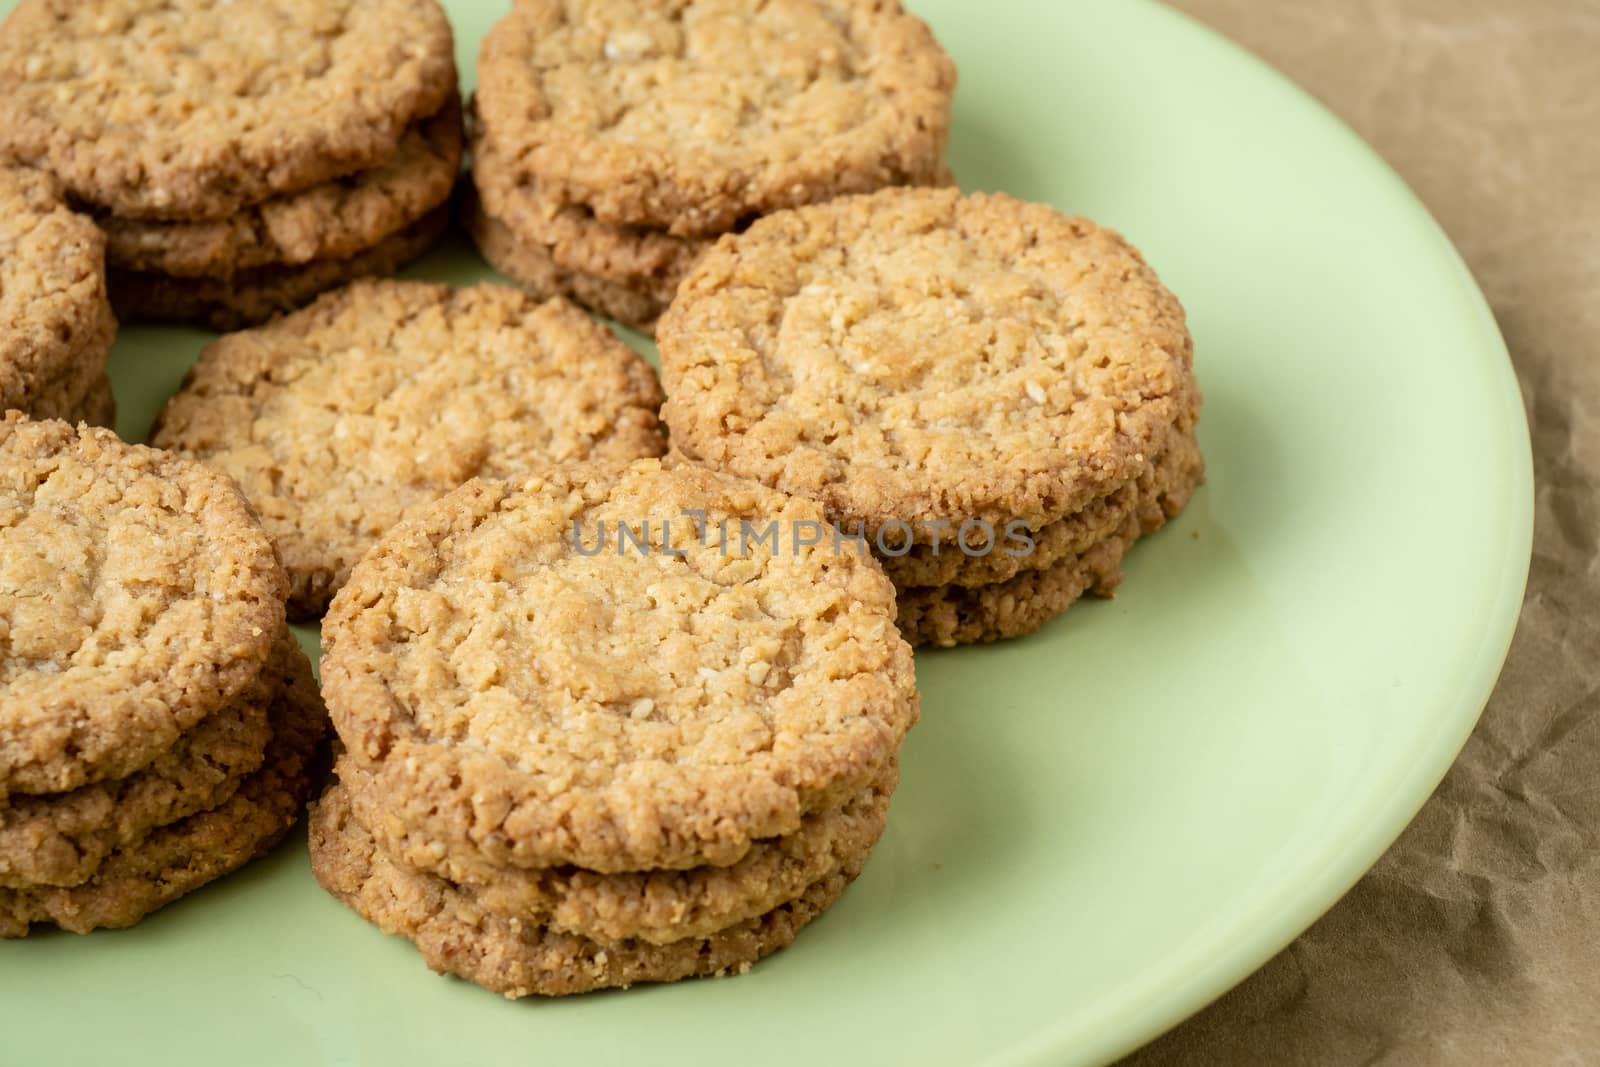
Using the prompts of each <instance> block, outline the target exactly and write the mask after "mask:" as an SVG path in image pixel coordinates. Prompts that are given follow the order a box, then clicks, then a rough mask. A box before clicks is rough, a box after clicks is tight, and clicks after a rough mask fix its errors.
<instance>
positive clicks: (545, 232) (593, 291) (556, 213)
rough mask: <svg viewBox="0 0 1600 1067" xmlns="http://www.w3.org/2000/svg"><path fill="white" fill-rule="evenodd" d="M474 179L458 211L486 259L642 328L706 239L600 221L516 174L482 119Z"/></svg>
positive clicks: (523, 280)
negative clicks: (473, 191) (485, 131)
mask: <svg viewBox="0 0 1600 1067" xmlns="http://www.w3.org/2000/svg"><path fill="white" fill-rule="evenodd" d="M472 181H473V185H474V186H475V187H476V190H477V197H476V199H475V200H474V199H470V198H468V199H466V200H465V202H464V204H463V208H462V215H463V217H464V218H465V219H466V226H467V230H468V232H469V233H471V234H472V236H473V239H474V241H476V242H477V245H478V248H479V250H480V251H482V252H483V255H484V258H485V259H487V260H488V261H489V263H490V265H491V266H493V267H494V268H495V269H496V270H498V271H500V273H502V274H504V275H506V276H507V277H509V278H512V279H513V280H515V281H517V282H518V283H519V284H521V285H525V286H527V287H528V288H529V290H530V291H532V292H534V293H537V294H539V295H546V296H556V295H563V296H570V297H572V298H573V299H576V300H579V301H580V302H582V303H584V304H586V305H588V306H589V307H592V308H594V309H595V310H596V311H598V312H600V313H601V314H603V315H607V316H609V317H611V318H614V319H617V320H618V321H619V322H624V323H627V324H628V325H629V326H632V327H634V328H635V329H639V330H643V331H646V332H648V330H649V328H650V327H651V326H652V325H653V324H654V322H655V320H656V319H657V318H659V317H660V315H661V312H663V311H665V310H666V307H667V305H668V304H670V303H672V297H673V294H674V293H676V292H677V290H678V283H679V282H680V281H682V280H683V277H684V275H685V274H687V273H688V271H689V268H690V267H691V266H693V264H694V261H695V259H696V258H698V257H699V255H700V253H701V252H703V251H705V249H706V248H707V247H708V246H709V245H710V243H711V242H710V240H708V239H705V238H683V237H674V236H672V235H671V234H669V233H667V232H666V231H664V230H660V229H651V228H648V227H642V226H619V225H611V224H607V223H603V222H600V221H598V220H596V219H595V217H594V215H593V214H592V213H591V212H590V211H588V210H587V209H586V208H583V207H579V206H576V205H572V204H564V203H562V202H561V201H559V200H557V199H555V198H553V197H550V196H547V195H545V194H544V192H543V191H542V189H541V187H540V186H539V185H538V184H537V183H536V182H532V181H528V180H526V179H519V178H517V177H516V174H515V168H514V167H513V165H512V162H511V161H510V160H508V159H505V158H504V157H502V156H501V155H500V154H499V153H498V152H497V151H496V150H495V147H494V146H493V144H491V143H490V142H489V141H488V140H487V138H485V137H483V136H482V126H481V124H480V125H478V126H476V127H475V128H474V136H473V144H472Z"/></svg>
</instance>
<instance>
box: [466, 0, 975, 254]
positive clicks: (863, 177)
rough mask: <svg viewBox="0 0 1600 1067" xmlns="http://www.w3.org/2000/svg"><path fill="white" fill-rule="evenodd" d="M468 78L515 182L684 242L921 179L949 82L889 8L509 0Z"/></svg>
mask: <svg viewBox="0 0 1600 1067" xmlns="http://www.w3.org/2000/svg"><path fill="white" fill-rule="evenodd" d="M478 78H479V87H478V109H479V113H480V115H481V116H482V118H483V121H484V123H485V126H486V128H487V131H488V136H489V138H490V139H491V140H492V141H493V143H494V144H495V146H496V148H497V150H498V151H501V152H503V153H504V154H505V155H506V157H507V158H508V159H509V160H510V161H511V162H512V165H513V166H514V168H515V172H516V173H515V177H516V178H518V179H519V180H520V179H523V178H527V179H531V180H535V181H537V182H538V183H539V185H540V186H541V188H542V189H544V190H545V192H546V193H547V195H549V196H550V197H552V198H553V199H554V200H555V201H557V202H560V203H572V204H582V205H584V206H586V207H587V208H589V209H590V210H592V211H593V212H594V215H595V217H596V218H598V219H599V220H600V221H602V222H605V223H610V224H620V225H644V226H651V227H656V228H659V229H665V230H668V231H670V232H671V233H672V234H674V235H676V236H680V237H695V236H706V235H714V234H719V233H724V232H726V231H728V230H731V229H733V228H734V226H735V224H737V223H738V222H740V221H741V220H743V219H746V218H748V217H750V216H752V215H757V214H761V213H763V212H767V211H773V210H776V209H778V208H784V207H793V206H796V205H798V204H806V203H812V202H814V201H818V200H825V199H827V198H829V197H832V196H837V195H839V194H841V193H857V192H867V191H870V190H873V189H879V188H882V187H884V186H888V185H898V184H902V183H907V182H911V183H915V182H919V181H926V180H928V179H929V177H930V176H931V175H933V174H935V173H937V172H938V171H939V170H940V169H941V168H942V167H943V165H944V151H945V144H946V141H947V139H948V134H949V128H950V100H951V94H952V93H953V91H954V89H955V81H956V73H955V66H954V64H953V63H951V61H950V58H949V57H948V56H947V55H945V53H944V50H943V49H942V48H940V47H939V43H938V41H936V40H935V39H934V37H933V34H932V33H931V32H930V31H929V29H928V27H927V26H926V25H925V24H924V23H923V22H922V21H921V20H919V19H917V18H915V17H913V16H911V15H909V14H907V13H906V12H905V10H904V9H903V8H902V7H901V6H900V4H899V3H898V2H896V0H687V2H684V3H676V4H659V3H652V2H649V0H517V2H516V3H515V5H514V6H513V8H512V11H511V13H510V14H509V15H507V16H506V17H505V18H503V19H501V20H500V21H499V22H498V23H496V24H495V25H494V27H493V28H492V29H491V30H490V31H489V33H488V35H487V36H486V37H485V38H484V40H483V43H482V46H481V49H480V52H479V60H478ZM490 210H491V212H494V210H495V209H494V206H493V205H492V204H491V205H490Z"/></svg>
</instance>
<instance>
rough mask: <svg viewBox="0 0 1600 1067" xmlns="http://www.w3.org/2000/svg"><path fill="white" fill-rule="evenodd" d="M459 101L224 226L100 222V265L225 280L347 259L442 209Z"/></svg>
mask: <svg viewBox="0 0 1600 1067" xmlns="http://www.w3.org/2000/svg"><path fill="white" fill-rule="evenodd" d="M462 140H463V138H462V131H461V101H460V99H459V97H454V96H453V97H451V99H450V101H449V102H448V103H447V104H446V105H445V107H444V108H443V109H442V110H440V111H439V113H438V114H436V115H432V116H430V117H428V118H426V119H424V120H423V121H422V122H420V123H418V124H416V125H415V126H412V127H411V128H410V129H409V130H407V131H406V133H405V136H403V137H402V138H401V140H400V146H399V148H398V149H397V150H396V152H395V154H394V156H393V157H392V158H390V159H388V160H385V161H384V162H383V163H382V164H381V165H380V166H377V167H373V168H372V169H370V170H361V171H356V172H355V173H353V174H348V175H345V176H344V177H342V178H337V179H335V180H334V181H331V182H324V183H323V184H321V185H315V186H312V187H311V188H310V189H307V190H305V191H303V192H298V193H290V194H287V195H285V196H278V197H273V198H272V199H270V200H264V201H262V202H261V203H259V204H252V205H249V206H247V207H245V208H243V209H241V210H240V211H239V212H238V213H237V214H234V215H231V216H229V217H227V218H224V219H203V220H198V221H182V220H179V221H165V220H159V219H154V220H152V219H125V218H118V217H116V216H111V215H108V216H104V217H102V218H101V219H100V220H99V222H100V227H101V229H103V230H104V231H105V233H106V260H107V262H109V263H110V264H111V266H113V267H115V268H117V269H120V270H125V271H143V272H147V273H153V274H165V275H170V276H173V277H179V278H215V277H219V276H221V277H228V276H231V275H233V274H234V273H236V272H238V271H241V270H250V269H253V268H256V267H267V266H278V267H293V266H299V265H301V264H305V263H310V262H313V261H316V260H324V259H347V258H349V257H351V256H355V255H358V254H360V253H361V252H363V251H365V250H366V249H368V248H371V247H372V246H373V245H375V244H377V243H378V242H379V241H382V240H383V239H384V238H385V237H387V236H389V235H390V234H393V233H397V232H399V231H401V230H404V229H405V228H406V227H408V226H410V225H412V224H413V223H415V222H416V221H417V220H419V219H421V218H422V217H423V216H424V215H426V214H428V212H430V211H432V210H433V209H434V208H436V207H438V206H439V205H440V204H443V203H444V202H445V201H446V200H447V199H449V197H450V191H451V189H452V188H453V187H454V186H455V181H456V175H457V174H458V173H459V171H460V169H461V155H462Z"/></svg>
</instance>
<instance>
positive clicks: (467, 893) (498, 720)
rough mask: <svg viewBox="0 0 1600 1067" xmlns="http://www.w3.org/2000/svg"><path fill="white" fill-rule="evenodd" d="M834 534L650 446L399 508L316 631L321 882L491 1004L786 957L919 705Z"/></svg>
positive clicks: (873, 805) (864, 830)
mask: <svg viewBox="0 0 1600 1067" xmlns="http://www.w3.org/2000/svg"><path fill="white" fill-rule="evenodd" d="M757 528H759V529H760V530H762V531H763V532H765V531H766V530H768V529H769V528H771V529H774V530H776V531H778V533H777V536H778V537H779V538H780V540H781V543H782V551H778V552H774V551H773V550H772V549H771V547H770V544H768V543H763V544H762V545H761V546H760V547H757V546H755V545H754V544H753V542H752V541H751V538H750V531H751V530H753V529H757ZM832 535H833V530H832V528H831V527H829V526H827V524H826V523H825V522H824V521H823V517H822V512H821V509H820V508H818V507H817V506H816V505H815V504H813V503H811V502H810V501H805V500H800V499H798V498H794V497H789V496H786V495H784V494H782V493H777V492H774V491H772V490H770V489H766V488H764V487H761V486H758V485H755V484H753V483H749V482H743V481H739V480H736V479H732V478H728V477H726V476H724V475H720V474H717V473H715V472H712V471H706V470H702V469H697V468H693V467H682V468H678V469H663V468H662V466H661V464H660V462H659V461H655V460H645V461H640V462H638V463H635V464H632V465H630V466H628V467H620V468H619V467H616V466H573V467H562V468H557V469H552V470H549V471H546V472H544V473H541V474H534V475H529V476H525V477H522V478H519V479H517V480H515V481H511V482H473V483H470V484H469V485H466V486H464V487H462V488H461V489H459V490H457V491H456V492H454V493H452V494H451V495H449V496H447V497H445V498H444V499H442V500H440V501H439V502H437V503H436V504H434V505H431V506H429V507H426V508H424V509H422V510H421V511H419V512H418V513H417V514H416V515H415V516H414V517H412V518H410V519H408V520H407V521H405V522H402V523H401V524H400V525H399V526H397V527H396V528H395V529H394V530H393V531H391V532H390V533H389V535H388V536H386V537H385V538H384V539H383V540H382V541H381V542H379V544H378V546H377V547H376V548H374V549H373V551H372V552H371V553H369V554H368V555H367V556H366V558H365V559H363V560H362V561H361V563H360V564H358V565H357V566H356V568H355V573H354V574H353V575H352V577H351V579H350V582H349V584H347V585H346V586H345V587H344V589H343V590H342V591H341V592H340V593H339V595H338V596H337V597H335V598H334V602H333V607H332V610H331V611H330V613H329V615H328V618H327V620H326V622H325V624H324V630H323V632H324V639H325V641H327V642H328V645H329V647H328V651H327V656H326V658H325V659H324V660H323V683H324V687H325V693H326V696H327V699H328V707H329V711H330V713H331V715H332V717H333V720H334V725H335V728H336V729H337V730H338V732H339V735H340V737H341V739H342V740H343V742H344V745H345V749H346V752H345V755H344V756H343V757H342V758H341V760H340V765H339V767H338V774H339V782H338V784H337V785H335V786H334V787H333V788H332V789H330V790H329V792H328V793H327V794H326V795H325V796H324V797H323V799H322V801H321V802H320V803H319V805H318V806H317V807H316V808H315V809H314V811H313V814H312V819H311V858H312V869H313V871H314V872H315V873H316V876H317V878H318V879H319V880H320V881H321V882H322V884H323V885H324V886H325V887H326V888H327V889H328V890H329V892H331V893H333V894H334V895H335V896H337V897H339V898H340V899H341V900H343V901H344V902H345V903H347V904H348V905H349V906H350V907H351V908H353V909H354V910H355V911H357V912H358V913H360V914H361V915H362V916H364V917H365V918H366V919H368V920H369V921H371V922H373V923H376V924H377V925H379V926H380V927H382V928H383V929H384V930H385V931H387V932H390V933H397V934H401V935H404V936H405V937H408V938H410V939H411V940H412V941H414V942H415V943H416V944H417V946H418V947H419V948H420V949H421V951H422V953H423V956H424V958H425V959H426V960H427V962H428V963H429V964H430V965H431V966H432V967H433V968H434V969H435V970H438V971H441V972H449V973H453V974H457V975H460V976H462V977H465V978H467V979H469V980H471V981H473V982H476V983H478V984H480V985H482V986H485V987H487V988H489V989H493V990H496V991H498V992H501V993H504V994H505V995H507V996H526V995H530V994H542V995H559V994H566V993H577V992H583V991H585V990H590V989H597V988H602V987H608V986H626V985H630V984H632V983H635V982H650V981H672V980H676V979H679V978H686V977H690V976H694V975H706V974H721V973H729V972H738V971H742V970H744V969H746V968H748V967H749V966H750V965H751V964H752V963H754V962H755V961H756V960H757V959H759V958H761V957H762V956H764V955H766V954H768V953H770V952H773V951H775V950H777V949H779V948H782V947H783V946H785V945H787V944H788V943H789V942H790V941H792V940H793V938H794V937H795V934H796V932H797V931H798V930H799V928H800V927H801V926H803V925H804V924H805V923H806V922H808V921H810V920H811V919H812V918H813V917H815V916H816V915H818V914H819V913H820V912H822V911H823V910H825V909H826V908H827V907H829V906H830V905H831V904H832V903H833V902H834V900H835V899H837V898H838V896H839V894H840V893H841V892H842V891H843V889H844V887H845V886H846V884H847V883H848V882H849V881H850V880H851V879H853V878H854V877H855V876H856V874H857V873H858V872H859V871H860V870H861V867H862V865H863V864H864V863H865V861H866V859H867V855H868V853H869V852H870V850H871V849H872V847H873V845H874V844H875V842H876V841H877V839H878V835H879V834H880V833H881V832H882V830H883V826H884V823H885V820H886V818H887V810H888V803H889V795H890V793H891V792H892V790H893V788H894V785H895V782H896V774H897V767H898V755H899V749H900V745H901V742H902V740H903V738H904V737H905V734H906V731H907V730H908V729H909V728H910V727H911V725H912V724H913V722H914V721H915V720H916V717H917V713H918V706H919V705H918V698H917V692H916V687H915V679H914V677H913V671H912V658H911V650H910V648H909V646H907V645H906V643H905V642H904V641H903V640H901V638H900V637H899V635H898V634H897V633H896V631H895V626H894V590H893V587H892V586H891V585H890V583H889V582H888V581H887V580H886V579H885V578H884V576H883V574H882V572H881V570H880V569H879V568H878V567H877V566H876V565H874V564H873V563H872V562H871V561H870V560H863V559H860V558H858V557H855V556H851V555H848V554H841V553H836V552H834V551H832V548H831V539H832Z"/></svg>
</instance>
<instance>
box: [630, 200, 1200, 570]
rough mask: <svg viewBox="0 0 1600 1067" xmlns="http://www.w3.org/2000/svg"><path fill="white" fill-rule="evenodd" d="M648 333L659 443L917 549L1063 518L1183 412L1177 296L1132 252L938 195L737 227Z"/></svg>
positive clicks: (1139, 462) (1027, 211) (1124, 475)
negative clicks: (983, 528)
mask: <svg viewBox="0 0 1600 1067" xmlns="http://www.w3.org/2000/svg"><path fill="white" fill-rule="evenodd" d="M656 339H657V345H658V348H659V350H660V353H661V365H662V377H663V381H664V384H665V386H666V390H667V403H666V406H665V408H664V409H663V416H664V417H665V419H666V421H667V425H668V427H669V428H670V431H671V437H672V442H673V447H674V449H675V450H676V451H678V452H681V453H682V454H683V455H684V456H685V457H687V458H688V459H690V460H693V461H695V462H699V463H704V464H706V465H708V466H711V467H715V468H717V469H719V470H726V471H728V472H729V473H732V474H737V475H740V476H742V477H747V478H752V479H755V480H756V481H760V482H762V483H764V484H768V485H772V486H775V487H776V488H779V489H783V490H785V491H787V492H792V493H798V494H803V495H807V496H811V497H813V498H815V499H817V500H820V501H821V502H822V503H823V505H824V507H825V508H826V510H827V512H828V515H829V517H830V518H831V519H832V520H833V521H834V522H836V523H839V524H840V525H842V526H843V527H844V528H846V529H850V530H854V529H858V528H862V527H864V528H865V529H866V531H867V532H868V534H869V536H874V537H875V536H876V533H877V531H878V530H879V529H880V528H881V527H883V526H884V525H885V524H889V523H905V524H908V525H909V526H910V527H911V529H912V534H913V540H915V541H917V542H927V541H929V540H931V538H932V536H933V535H932V530H933V527H932V526H931V525H930V524H932V523H936V522H956V523H960V522H962V521H965V520H981V521H985V522H989V523H990V524H991V525H993V526H994V527H995V528H997V529H1002V528H1004V526H1005V524H1006V523H1007V522H1009V521H1011V520H1013V519H1015V520H1019V521H1021V522H1023V523H1025V524H1027V525H1029V526H1031V527H1035V528H1037V527H1040V526H1044V525H1046V524H1048V523H1051V522H1054V521H1056V520H1057V519H1060V518H1062V517H1064V516H1066V515H1070V514H1073V513H1075V512H1078V511H1081V510H1082V509H1083V508H1084V507H1086V506H1088V504H1089V503H1090V502H1091V501H1093V500H1095V499H1097V498H1100V497H1103V496H1105V495H1107V494H1108V493H1109V492H1111V491H1113V490H1114V489H1115V488H1116V487H1117V486H1119V485H1122V484H1123V483H1126V482H1128V481H1130V480H1132V479H1134V478H1136V477H1138V476H1139V475H1140V474H1141V473H1142V472H1143V470H1144V469H1145V467H1146V466H1147V465H1148V463H1147V459H1146V457H1147V456H1149V455H1151V454H1153V452H1154V450H1155V448H1156V446H1157V445H1158V444H1159V443H1160V442H1161V441H1162V440H1163V439H1165V437H1166V436H1167V434H1168V433H1169V432H1170V431H1171V430H1172V428H1173V427H1174V426H1175V425H1177V423H1178V422H1179V420H1180V419H1182V418H1184V417H1186V415H1187V413H1189V412H1191V411H1192V410H1193V409H1194V407H1195V405H1196V404H1197V402H1198V401H1197V396H1198V390H1197V388H1196V386H1195V382H1194V376H1193V372H1192V369H1191V362H1192V351H1193V346H1192V343H1191V341H1190V338H1189V332H1188V329H1187V328H1186V326H1185V323H1184V314H1183V308H1182V307H1181V306H1180V305H1179V303H1178V301H1177V298H1176V297H1174V296H1173V295H1172V294H1171V293H1170V292H1168V291H1167V289H1166V288H1165V287H1163V286H1162V285H1161V283H1160V281H1159V280H1158V279H1157V278H1156V276H1155V273H1154V271H1152V270H1151V269H1150V268H1149V267H1148V266H1146V265H1145V263H1144V260H1143V259H1142V258H1141V257H1140V256H1139V253H1138V252H1137V251H1135V250H1134V249H1133V247H1132V246H1130V245H1129V244H1128V243H1127V242H1126V241H1124V240H1123V239H1122V238H1121V237H1119V236H1118V235H1117V234H1115V233H1113V232H1112V231H1110V230H1106V229H1103V228H1101V227H1099V226H1096V225H1095V224H1094V223H1092V222H1089V221H1087V220H1085V219H1078V218H1068V217H1066V216H1064V215H1061V214H1060V213H1058V212H1056V211H1055V210H1054V209H1052V208H1049V207H1046V206H1045V205H1042V204H1028V203H1024V202H1022V201H1019V200H1014V199H1012V198H1010V197H1007V196H1001V195H982V194H979V195H974V196H966V197H963V196H961V195H960V194H959V193H958V192H957V191H956V190H953V189H887V190H884V191H882V192H879V193H875V194H872V195H870V196H859V197H844V198H841V199H839V200H835V201H832V202H830V203H827V204H820V205H816V206H813V207H806V208H800V209H798V210H795V211H785V212H780V213H778V214H776V215H769V216H767V217H765V218H762V219H759V220H757V221H756V222H755V223H754V224H753V225H752V226H751V227H750V229H749V230H747V231H746V232H744V233H743V234H739V235H736V236H733V237H728V238H724V239H723V240H722V241H719V242H718V243H717V244H716V246H714V247H713V248H712V249H711V250H710V251H708V252H707V253H706V254H705V255H704V256H702V257H701V258H700V261H699V262H698V263H697V264H696V266H695V268H694V270H693V271H692V272H691V273H690V275H689V277H688V278H686V279H685V280H684V282H683V284H682V285H681V286H680V287H679V290H678V296H677V299H676V300H675V301H674V302H673V305H672V307H671V308H670V309H669V310H668V312H667V313H666V315H664V316H663V317H662V319H661V322H660V323H659V324H658V327H657V338H656Z"/></svg>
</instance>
